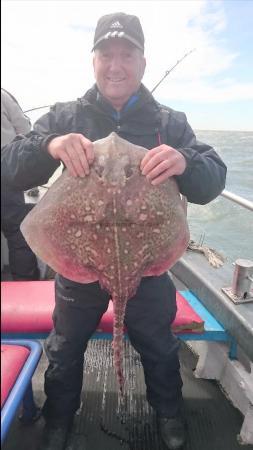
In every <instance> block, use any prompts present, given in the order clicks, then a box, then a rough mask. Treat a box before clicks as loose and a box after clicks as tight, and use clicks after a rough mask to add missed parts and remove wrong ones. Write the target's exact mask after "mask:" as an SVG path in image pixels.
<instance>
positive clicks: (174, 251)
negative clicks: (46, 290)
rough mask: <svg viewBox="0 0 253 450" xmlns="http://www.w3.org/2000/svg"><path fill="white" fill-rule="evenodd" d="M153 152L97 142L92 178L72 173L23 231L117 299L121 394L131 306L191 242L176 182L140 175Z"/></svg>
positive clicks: (74, 273)
mask: <svg viewBox="0 0 253 450" xmlns="http://www.w3.org/2000/svg"><path fill="white" fill-rule="evenodd" d="M146 152H147V150H146V149H145V148H143V147H139V146H137V145H134V144H131V143H129V142H128V141H126V140H124V139H122V138H120V137H119V136H118V135H117V134H116V133H111V134H110V135H109V136H108V137H106V138H104V139H100V140H98V141H95V142H94V154H95V159H94V162H93V164H92V165H91V167H90V173H89V175H88V176H86V177H84V178H80V177H79V178H75V177H72V176H71V175H70V174H69V173H68V171H67V170H65V171H64V172H63V174H62V175H61V176H60V177H59V178H58V179H57V180H56V181H55V183H54V184H53V185H52V186H51V187H50V189H49V191H48V192H47V193H46V194H45V196H44V197H43V198H42V199H41V200H40V202H39V203H38V204H37V205H36V206H35V207H34V208H33V209H32V211H31V212H30V213H29V214H28V215H27V216H26V218H25V219H24V221H23V222H22V224H21V231H22V233H23V235H24V237H25V239H26V241H27V243H28V244H29V246H30V247H31V249H32V250H33V251H34V253H35V254H36V255H37V256H38V257H39V258H40V259H41V260H42V261H44V262H45V263H46V264H48V265H49V266H50V267H52V268H53V269H54V270H55V271H56V272H58V273H59V274H61V275H63V276H64V277H66V278H68V279H70V280H72V281H76V282H79V283H90V282H94V281H96V280H98V281H99V284H100V286H101V288H102V289H105V290H107V291H108V292H109V294H110V295H111V297H112V300H113V304H114V321H113V352H114V365H115V369H116V373H117V378H118V381H119V386H120V391H121V393H122V392H123V383H124V377H123V373H122V341H123V327H124V317H125V309H126V304H127V301H128V300H129V299H131V298H132V297H133V296H134V294H135V292H136V290H137V288H138V286H139V284H140V281H141V278H142V277H145V276H157V275H161V274H162V273H164V272H165V271H166V270H168V269H170V268H171V267H172V266H173V265H174V264H175V263H176V261H177V260H178V259H179V258H180V257H181V256H182V254H183V253H184V251H185V250H186V248H187V245H188V242H189V230H188V225H187V219H186V213H185V209H184V206H183V203H182V200H181V197H180V194H179V190H178V186H177V183H176V181H175V179H174V178H173V177H171V178H169V179H168V180H167V181H165V182H164V183H162V184H160V185H157V186H153V185H152V184H151V183H150V181H148V180H147V178H146V177H145V176H143V175H142V174H141V172H140V163H141V160H142V158H143V157H144V155H145V154H146ZM133 301H134V300H133Z"/></svg>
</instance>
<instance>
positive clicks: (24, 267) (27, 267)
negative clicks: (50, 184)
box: [1, 88, 39, 281]
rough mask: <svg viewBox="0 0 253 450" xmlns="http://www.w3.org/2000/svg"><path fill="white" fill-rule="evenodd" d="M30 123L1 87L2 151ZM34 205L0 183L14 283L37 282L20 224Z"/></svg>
mask: <svg viewBox="0 0 253 450" xmlns="http://www.w3.org/2000/svg"><path fill="white" fill-rule="evenodd" d="M30 130H31V123H30V120H29V118H28V117H26V116H25V114H24V113H23V111H22V109H21V108H20V106H19V104H18V102H17V101H16V99H15V98H14V97H13V96H12V95H11V94H10V93H9V92H7V91H6V90H5V89H3V88H1V148H2V147H3V146H4V145H6V144H8V143H9V142H11V141H12V140H13V139H14V138H15V136H16V135H18V134H22V135H24V134H26V133H29V131H30ZM32 207H33V205H31V204H26V203H25V199H24V193H23V191H22V190H17V189H15V187H14V188H11V187H9V188H8V187H7V185H6V184H5V183H3V184H2V191H1V230H2V231H3V234H4V236H5V238H6V239H7V243H8V249H9V267H10V272H11V275H12V279H13V280H20V281H28V280H38V279H39V269H38V264H37V258H36V256H35V255H34V253H33V252H32V250H31V249H30V247H29V246H28V245H27V243H26V241H25V239H24V237H23V235H22V233H21V231H20V228H19V227H20V223H21V222H22V220H23V219H24V218H25V216H26V214H27V213H28V212H29V211H30V210H31V208H32Z"/></svg>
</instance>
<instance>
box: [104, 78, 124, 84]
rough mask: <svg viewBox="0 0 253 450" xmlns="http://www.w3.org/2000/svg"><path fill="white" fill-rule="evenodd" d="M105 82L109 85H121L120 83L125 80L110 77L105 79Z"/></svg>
mask: <svg viewBox="0 0 253 450" xmlns="http://www.w3.org/2000/svg"><path fill="white" fill-rule="evenodd" d="M107 80H108V81H110V82H111V83H121V82H122V81H124V80H125V78H111V77H107Z"/></svg>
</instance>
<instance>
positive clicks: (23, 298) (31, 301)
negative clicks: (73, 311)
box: [1, 280, 228, 341]
mask: <svg viewBox="0 0 253 450" xmlns="http://www.w3.org/2000/svg"><path fill="white" fill-rule="evenodd" d="M1 290H2V318H1V322H2V326H1V328H2V336H3V337H6V338H15V339H16V338H27V339H33V338H36V339H44V338H45V337H46V336H47V335H48V334H49V333H50V331H51V330H52V327H53V322H52V312H53V309H54V303H55V292H54V280H49V281H27V282H26V281H4V282H1ZM176 298H177V314H176V318H175V320H174V322H173V324H172V329H173V331H174V333H176V334H178V336H179V337H180V338H181V339H184V340H194V339H198V340H216V341H217V340H218V341H227V340H228V335H227V333H226V331H225V330H224V328H223V327H222V325H221V324H219V323H218V322H217V321H216V319H215V318H214V317H213V316H212V315H211V314H210V313H209V312H208V311H207V309H206V308H205V307H204V306H203V305H202V303H201V302H200V301H199V299H197V297H195V296H194V295H193V294H192V293H191V292H190V291H180V292H178V291H177V297H176ZM112 328H113V304H112V301H110V302H109V307H108V309H107V311H106V312H105V314H104V315H103V317H102V319H101V321H100V324H99V326H98V328H97V330H96V333H95V334H94V336H93V337H94V338H108V337H111V335H112ZM125 331H126V330H125Z"/></svg>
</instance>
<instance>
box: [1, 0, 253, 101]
mask: <svg viewBox="0 0 253 450" xmlns="http://www.w3.org/2000/svg"><path fill="white" fill-rule="evenodd" d="M115 9H116V10H121V11H124V12H129V13H132V14H137V15H138V16H139V17H140V19H141V22H142V25H143V29H144V34H145V38H146V57H147V71H146V74H145V77H144V82H145V84H146V85H147V86H148V87H149V88H152V87H154V85H155V84H156V83H157V82H158V81H159V80H160V79H161V77H162V76H163V75H164V73H165V72H166V70H168V69H169V68H170V67H172V66H173V65H174V64H175V62H176V61H177V60H178V59H179V58H181V57H182V56H183V54H184V53H186V52H187V51H189V50H190V49H192V48H196V51H195V52H194V53H192V54H191V55H190V56H189V57H188V58H186V59H185V60H184V61H183V62H182V63H181V64H180V65H179V66H178V67H177V68H176V69H175V71H173V72H172V73H171V74H170V75H169V80H168V79H167V80H166V81H164V83H163V84H162V85H161V86H160V87H159V90H157V93H159V96H161V97H163V98H166V99H168V100H169V99H171V98H173V99H176V98H177V99H181V98H185V99H190V100H195V101H205V102H214V101H217V102H220V101H229V100H231V99H233V100H236V99H238V100H242V99H245V98H247V99H248V98H249V97H250V98H251V96H252V95H253V94H252V92H253V87H252V84H251V83H247V84H246V83H241V82H240V81H239V80H236V79H230V80H227V79H226V77H227V73H226V71H228V70H229V69H232V67H233V64H234V63H235V61H236V58H237V57H238V53H236V52H235V51H231V50H229V49H228V48H227V47H225V44H224V42H223V40H222V33H223V32H224V31H225V30H226V17H225V14H224V9H223V4H222V2H220V1H218V0H217V1H214V2H210V1H208V2H206V1H204V0H203V1H202V0H197V1H191V0H186V1H182V0H181V1H179V2H178V1H172V0H170V1H166V2H165V1H136V2H135V1H126V2H125V1H119V2H117V3H115V2H104V1H103V2H97V1H93V2H90V1H64V2H62V1H50V2H47V1H38V0H37V1H34V2H31V1H9V0H8V1H7V0H5V1H3V2H2V15H3V16H2V17H3V20H2V24H3V25H2V63H3V64H2V85H3V86H4V87H6V88H7V89H8V90H10V91H11V92H13V94H14V95H15V96H16V97H17V98H18V100H19V102H20V103H21V105H22V106H23V107H24V109H29V108H32V107H35V106H41V105H44V104H50V103H54V102H56V101H65V100H72V99H74V98H76V97H79V96H81V95H82V94H84V92H85V91H86V90H87V89H88V88H89V87H90V86H91V85H92V84H93V82H94V78H93V69H92V64H91V61H92V55H91V48H92V41H93V34H94V29H95V25H96V22H97V20H98V18H99V17H100V16H101V15H102V14H107V13H110V12H112V11H115Z"/></svg>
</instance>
